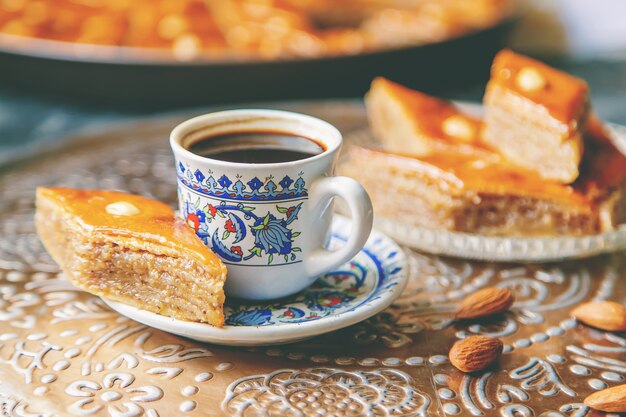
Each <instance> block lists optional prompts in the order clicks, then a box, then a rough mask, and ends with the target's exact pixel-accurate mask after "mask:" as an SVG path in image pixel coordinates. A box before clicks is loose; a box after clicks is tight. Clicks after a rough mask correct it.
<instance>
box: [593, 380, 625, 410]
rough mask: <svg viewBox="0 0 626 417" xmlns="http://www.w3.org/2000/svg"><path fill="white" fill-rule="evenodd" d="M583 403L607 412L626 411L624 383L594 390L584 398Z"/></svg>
mask: <svg viewBox="0 0 626 417" xmlns="http://www.w3.org/2000/svg"><path fill="white" fill-rule="evenodd" d="M585 405H586V406H588V407H591V408H593V409H594V410H599V411H606V412H607V413H624V412H626V385H618V386H616V387H611V388H607V389H603V390H602V391H598V392H594V393H593V394H591V395H590V396H588V397H587V398H585Z"/></svg>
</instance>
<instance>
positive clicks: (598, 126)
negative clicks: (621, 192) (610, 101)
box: [574, 113, 626, 198]
mask: <svg viewBox="0 0 626 417" xmlns="http://www.w3.org/2000/svg"><path fill="white" fill-rule="evenodd" d="M625 181H626V156H625V155H624V154H623V153H622V152H621V151H620V150H619V149H618V148H617V147H616V146H615V144H614V143H613V140H612V139H611V136H610V134H609V133H608V131H607V130H606V128H605V127H604V125H603V124H602V122H601V121H600V119H598V117H597V116H596V115H595V114H593V113H592V114H591V115H590V116H589V120H588V122H587V128H586V135H585V155H584V156H583V161H582V164H581V175H580V177H579V179H578V180H577V181H576V183H575V184H574V186H575V187H577V188H580V189H583V190H585V192H586V194H587V195H588V196H590V197H591V196H595V197H596V198H600V197H602V196H604V195H605V194H606V192H607V190H609V189H613V188H616V187H619V186H620V185H622V184H623V183H624V182H625Z"/></svg>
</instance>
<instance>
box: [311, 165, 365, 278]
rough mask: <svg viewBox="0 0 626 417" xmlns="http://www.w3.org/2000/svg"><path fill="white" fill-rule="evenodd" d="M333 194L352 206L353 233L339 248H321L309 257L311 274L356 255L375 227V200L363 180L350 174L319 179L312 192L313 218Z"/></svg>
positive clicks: (320, 273) (327, 269)
mask: <svg viewBox="0 0 626 417" xmlns="http://www.w3.org/2000/svg"><path fill="white" fill-rule="evenodd" d="M333 197H339V198H342V199H343V200H344V201H345V202H346V203H347V204H348V207H349V208H350V214H351V216H352V233H351V235H350V237H349V238H348V241H347V242H346V243H345V244H344V245H343V247H341V248H340V249H337V250H334V251H333V250H327V249H324V248H318V249H315V250H313V252H312V253H311V254H310V255H309V257H308V259H306V260H305V263H306V268H307V272H308V275H309V276H311V277H317V276H319V275H322V274H324V273H326V272H328V271H330V270H331V269H333V268H336V267H338V266H339V265H341V264H342V263H344V262H347V261H348V260H350V259H352V258H353V257H354V255H356V254H357V253H358V252H359V251H360V250H361V249H362V248H363V246H364V245H365V242H366V241H367V238H368V237H369V235H370V232H371V231H372V222H373V220H374V219H373V217H374V215H373V209H372V201H371V200H370V197H369V195H367V192H366V191H365V189H364V188H363V186H362V185H361V184H359V183H358V182H357V181H355V180H353V179H352V178H348V177H324V178H320V179H318V180H316V181H315V182H314V183H313V185H312V187H311V191H310V194H309V200H310V202H311V203H312V207H313V209H312V213H311V215H312V216H313V218H316V217H318V218H319V217H320V216H321V214H322V212H323V211H324V210H325V209H326V208H327V207H328V203H329V202H330V199H332V198H333Z"/></svg>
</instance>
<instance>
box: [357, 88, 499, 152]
mask: <svg viewBox="0 0 626 417" xmlns="http://www.w3.org/2000/svg"><path fill="white" fill-rule="evenodd" d="M365 104H366V107H367V115H368V119H369V124H370V128H371V129H372V131H373V132H374V135H375V136H376V137H377V138H378V139H379V140H380V141H381V143H382V145H383V146H384V148H385V149H386V150H388V151H391V152H401V153H406V154H411V155H418V156H419V155H426V154H428V153H430V152H433V151H445V150H448V149H450V150H454V151H456V152H458V151H459V149H460V150H461V151H462V150H464V149H465V150H468V151H470V152H472V153H476V152H477V151H478V150H480V149H482V148H485V147H484V145H483V144H482V143H481V138H480V130H481V126H482V125H481V122H480V120H478V119H477V118H475V117H472V116H471V115H468V114H465V113H464V112H462V111H461V110H460V109H458V108H457V107H456V106H455V105H453V104H452V103H450V102H448V101H445V100H441V99H438V98H435V97H432V96H429V95H427V94H424V93H421V92H419V91H415V90H411V89H410V88H407V87H404V86H402V85H400V84H396V83H394V82H392V81H389V80H387V79H385V78H382V77H378V78H376V79H375V80H374V81H373V82H372V86H371V88H370V90H369V92H368V93H367V95H366V96H365ZM485 151H487V149H486V148H485Z"/></svg>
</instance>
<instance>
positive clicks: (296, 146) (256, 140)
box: [189, 132, 325, 164]
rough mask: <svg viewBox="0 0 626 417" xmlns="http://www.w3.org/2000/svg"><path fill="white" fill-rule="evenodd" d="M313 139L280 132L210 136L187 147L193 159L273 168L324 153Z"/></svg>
mask: <svg viewBox="0 0 626 417" xmlns="http://www.w3.org/2000/svg"><path fill="white" fill-rule="evenodd" d="M324 150H325V149H324V148H323V147H322V146H321V145H320V144H319V143H317V142H315V141H314V140H312V139H309V138H305V137H303V136H296V135H290V134H287V133H283V132H241V133H229V134H225V135H219V136H211V137H208V138H205V139H202V140H199V141H197V142H196V143H194V144H192V145H191V146H190V147H189V151H191V152H193V153H194V154H196V155H199V156H204V157H207V158H211V159H217V160H220V161H226V162H237V163H246V164H274V163H279V162H291V161H298V160H301V159H306V158H310V157H312V156H315V155H318V154H320V153H322V152H324Z"/></svg>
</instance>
